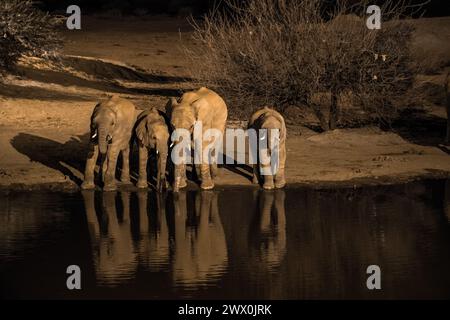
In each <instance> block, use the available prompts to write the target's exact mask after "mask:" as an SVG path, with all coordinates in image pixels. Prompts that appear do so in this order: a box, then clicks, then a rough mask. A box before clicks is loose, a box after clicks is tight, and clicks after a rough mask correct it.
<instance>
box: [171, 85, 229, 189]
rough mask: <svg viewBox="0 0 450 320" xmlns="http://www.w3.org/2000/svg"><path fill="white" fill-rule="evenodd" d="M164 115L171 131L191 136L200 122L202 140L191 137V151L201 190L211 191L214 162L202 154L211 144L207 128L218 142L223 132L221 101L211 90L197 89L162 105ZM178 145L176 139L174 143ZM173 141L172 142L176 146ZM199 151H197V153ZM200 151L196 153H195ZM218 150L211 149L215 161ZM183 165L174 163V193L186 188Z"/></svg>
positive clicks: (223, 106)
mask: <svg viewBox="0 0 450 320" xmlns="http://www.w3.org/2000/svg"><path fill="white" fill-rule="evenodd" d="M166 113H167V115H168V116H169V118H170V122H171V124H172V126H173V128H174V129H175V130H179V129H185V130H187V132H189V134H190V135H191V137H193V134H194V126H195V124H196V123H201V126H202V132H201V134H202V139H200V141H199V140H198V139H195V137H194V148H195V149H196V150H194V151H197V152H196V165H197V164H198V167H197V170H198V169H199V171H200V172H197V174H199V178H200V180H201V186H200V187H201V188H202V189H204V190H208V189H212V188H214V181H213V178H214V177H215V176H216V175H217V163H216V162H215V161H208V160H209V159H206V157H204V155H203V153H204V152H203V151H204V150H206V149H207V148H208V146H209V144H210V143H211V140H208V139H207V138H206V136H205V133H206V132H207V131H208V130H210V129H216V130H219V131H220V133H221V139H223V134H224V131H225V126H226V122H227V117H228V110H227V105H226V104H225V101H224V100H223V99H222V98H221V97H220V96H219V95H218V94H217V93H215V92H214V91H212V90H210V89H208V88H204V87H202V88H200V89H198V90H197V91H190V92H187V93H185V94H183V96H182V97H181V98H180V99H179V100H178V101H177V100H175V99H173V98H172V99H171V100H170V101H169V103H168V105H167V106H166ZM177 142H179V140H178V141H177ZM177 142H175V143H177ZM199 149H201V150H199ZM199 151H200V152H199ZM218 151H219V150H213V151H212V153H215V154H214V157H216V158H217V156H218ZM186 184H187V183H186V166H185V164H183V163H181V164H180V163H178V164H177V163H175V177H174V186H173V190H174V192H178V191H179V189H180V188H184V187H185V186H186Z"/></svg>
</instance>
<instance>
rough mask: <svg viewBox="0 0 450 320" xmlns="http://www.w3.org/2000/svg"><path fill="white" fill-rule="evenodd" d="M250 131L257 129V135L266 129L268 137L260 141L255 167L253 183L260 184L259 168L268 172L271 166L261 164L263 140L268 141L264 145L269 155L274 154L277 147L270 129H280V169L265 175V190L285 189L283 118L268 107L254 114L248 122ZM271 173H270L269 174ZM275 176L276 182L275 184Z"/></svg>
mask: <svg viewBox="0 0 450 320" xmlns="http://www.w3.org/2000/svg"><path fill="white" fill-rule="evenodd" d="M248 129H255V130H256V131H257V133H259V129H266V130H267V135H266V136H264V135H263V136H262V137H261V136H260V135H259V137H260V139H257V141H258V164H255V165H254V166H253V183H255V184H256V183H258V168H259V169H260V172H261V171H263V170H264V169H265V170H264V171H267V170H268V169H270V164H267V165H263V164H261V162H260V157H259V155H260V148H261V143H262V142H264V141H262V140H264V139H266V140H267V141H266V142H265V143H264V144H265V145H266V146H267V147H268V153H269V154H272V152H273V151H274V150H273V148H274V147H275V145H274V144H273V143H274V142H275V141H272V140H274V139H272V138H271V130H270V129H278V130H279V142H278V143H277V146H278V148H279V149H278V167H277V170H276V172H274V174H265V175H264V184H263V188H264V189H274V188H283V187H284V186H285V185H286V179H285V176H284V168H285V164H286V125H285V123H284V119H283V116H282V115H281V114H280V113H278V112H277V111H275V110H273V109H270V108H268V107H264V108H263V109H260V110H258V111H256V112H255V113H253V115H252V116H251V118H250V121H249V122H248ZM269 173H270V172H269ZM274 175H275V182H274Z"/></svg>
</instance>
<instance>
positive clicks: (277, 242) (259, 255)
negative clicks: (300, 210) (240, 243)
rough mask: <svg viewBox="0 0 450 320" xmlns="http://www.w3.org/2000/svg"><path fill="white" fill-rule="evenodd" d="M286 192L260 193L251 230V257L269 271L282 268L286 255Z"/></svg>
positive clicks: (262, 191) (263, 191)
mask: <svg viewBox="0 0 450 320" xmlns="http://www.w3.org/2000/svg"><path fill="white" fill-rule="evenodd" d="M284 202H285V192H284V190H275V191H265V190H261V191H259V193H258V211H257V213H256V215H255V218H254V221H253V224H252V228H250V250H251V256H254V257H255V258H256V260H257V261H258V265H262V266H264V267H265V268H266V269H268V270H269V271H274V270H275V269H276V268H277V267H279V266H280V264H281V262H282V261H283V258H284V256H285V254H286V214H285V206H284Z"/></svg>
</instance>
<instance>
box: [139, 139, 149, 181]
mask: <svg viewBox="0 0 450 320" xmlns="http://www.w3.org/2000/svg"><path fill="white" fill-rule="evenodd" d="M147 161H148V150H147V148H146V147H145V146H143V145H140V146H139V179H138V183H137V187H138V188H143V189H144V188H147V187H148V183H147Z"/></svg>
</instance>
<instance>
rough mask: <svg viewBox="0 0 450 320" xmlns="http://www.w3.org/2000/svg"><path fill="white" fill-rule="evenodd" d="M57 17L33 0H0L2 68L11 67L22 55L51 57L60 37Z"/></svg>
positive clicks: (0, 59)
mask: <svg viewBox="0 0 450 320" xmlns="http://www.w3.org/2000/svg"><path fill="white" fill-rule="evenodd" d="M57 24H58V20H57V19H56V18H55V17H52V16H50V15H49V14H47V13H44V12H42V11H40V10H39V9H37V8H36V7H34V6H33V1H31V0H2V1H0V70H1V69H7V70H12V69H14V67H15V66H16V64H17V62H18V60H19V59H20V57H22V56H36V57H42V58H52V57H55V56H56V55H57V49H58V48H59V47H60V45H61V39H60V37H59V35H58V33H57V32H56V26H57Z"/></svg>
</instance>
